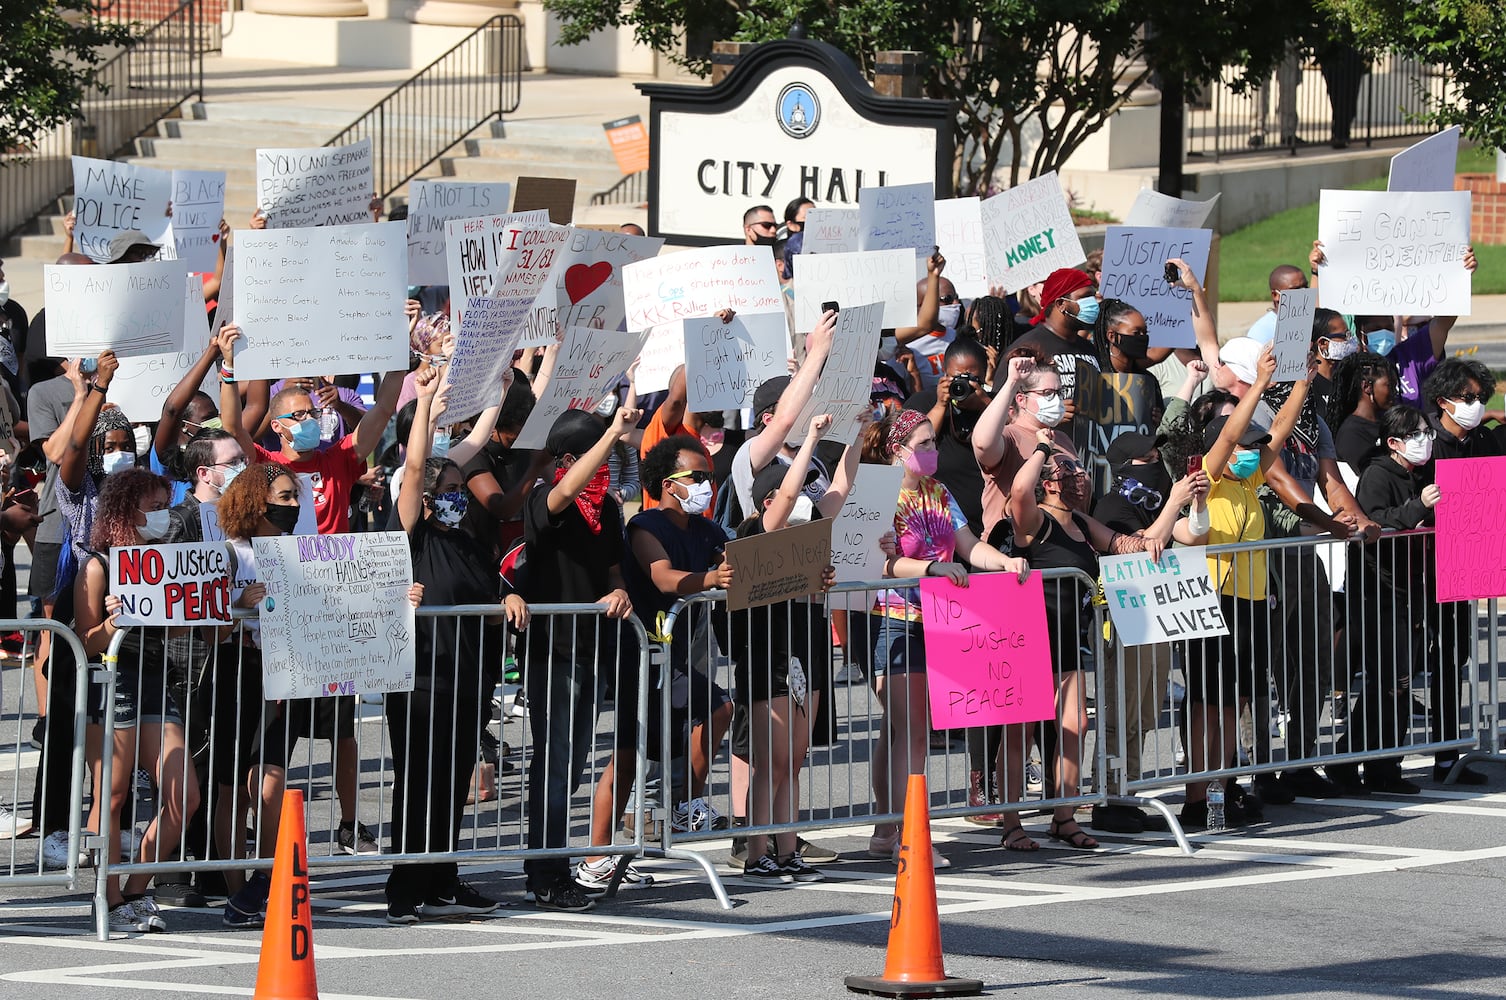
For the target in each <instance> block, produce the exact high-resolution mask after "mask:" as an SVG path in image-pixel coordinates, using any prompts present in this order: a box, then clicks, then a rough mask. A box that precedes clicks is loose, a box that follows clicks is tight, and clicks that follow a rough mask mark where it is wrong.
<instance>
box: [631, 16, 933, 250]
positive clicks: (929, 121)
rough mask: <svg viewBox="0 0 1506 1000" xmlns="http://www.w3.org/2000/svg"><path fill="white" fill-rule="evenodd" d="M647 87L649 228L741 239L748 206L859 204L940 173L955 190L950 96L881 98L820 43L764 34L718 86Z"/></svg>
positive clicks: (695, 238)
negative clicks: (874, 190)
mask: <svg viewBox="0 0 1506 1000" xmlns="http://www.w3.org/2000/svg"><path fill="white" fill-rule="evenodd" d="M638 89H639V90H641V91H642V92H643V93H644V94H645V95H647V97H648V98H649V168H648V188H649V194H648V223H649V232H650V233H652V234H653V235H655V236H664V237H667V238H668V239H669V240H671V241H672V242H677V243H690V244H702V245H710V244H716V243H740V242H742V239H743V212H745V211H746V210H747V209H749V208H751V207H752V206H754V205H770V206H772V207H773V209H774V214H775V217H776V218H778V217H781V216H782V214H783V212H784V206H785V204H786V203H788V202H790V201H792V200H793V199H795V198H800V197H804V198H809V199H811V200H812V201H814V202H815V203H816V204H818V205H821V206H823V207H833V208H836V207H842V206H849V207H856V206H857V203H858V191H859V190H860V189H862V188H865V187H882V186H885V185H889V184H918V183H924V182H926V181H932V182H934V183H935V184H936V197H938V198H946V197H950V195H951V176H952V148H953V146H952V120H953V115H952V106H951V104H950V102H947V101H932V100H917V99H911V98H893V97H881V96H879V95H878V94H877V93H875V92H874V90H873V88H872V87H870V86H869V85H868V82H867V81H866V80H864V79H863V77H862V76H861V75H860V74H859V73H858V70H857V67H856V66H854V65H853V63H852V60H850V59H848V58H847V56H845V55H843V54H842V53H841V52H840V51H838V50H837V49H835V48H833V47H832V46H830V45H827V44H825V43H823V42H810V41H803V40H796V39H787V40H783V41H777V42H767V43H765V44H763V45H760V46H758V47H757V48H754V49H753V50H752V51H750V52H749V53H748V54H746V55H744V56H743V57H742V58H741V59H739V60H738V62H737V65H735V66H734V67H733V68H732V72H731V73H729V74H728V75H727V77H726V79H724V80H722V81H721V82H720V83H718V84H716V85H714V86H711V87H686V86H679V85H671V84H639V85H638Z"/></svg>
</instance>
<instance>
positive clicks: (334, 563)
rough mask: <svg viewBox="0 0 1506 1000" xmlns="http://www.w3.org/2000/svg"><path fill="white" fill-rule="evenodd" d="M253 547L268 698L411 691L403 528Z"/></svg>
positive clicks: (408, 565)
mask: <svg viewBox="0 0 1506 1000" xmlns="http://www.w3.org/2000/svg"><path fill="white" fill-rule="evenodd" d="M396 225H398V228H399V230H401V228H402V227H401V224H396ZM398 236H399V246H402V240H401V236H402V233H401V231H399V233H398ZM252 546H253V548H254V550H255V552H256V572H257V576H258V578H260V580H261V581H262V582H263V583H264V584H266V587H267V596H266V597H265V598H264V599H263V600H262V603H261V618H260V622H261V647H262V696H263V697H264V698H266V700H267V701H277V700H281V699H287V698H319V697H326V696H329V695H352V694H379V693H386V692H391V691H412V690H413V668H414V662H415V654H414V633H415V631H416V628H415V624H416V623H415V616H414V613H413V605H411V604H409V603H408V588H409V587H411V586H412V585H413V564H412V562H411V561H410V559H409V555H408V536H407V535H406V534H404V533H403V532H401V531H382V532H364V533H361V534H346V535H296V536H295V535H279V536H275V537H272V538H256V539H253V540H252Z"/></svg>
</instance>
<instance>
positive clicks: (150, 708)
mask: <svg viewBox="0 0 1506 1000" xmlns="http://www.w3.org/2000/svg"><path fill="white" fill-rule="evenodd" d="M106 690H107V688H106V686H105V682H104V681H102V680H94V679H91V680H90V681H89V712H88V717H89V721H90V722H92V723H94V724H95V725H105V724H106V723H107V722H108V723H109V726H110V728H111V729H134V728H136V727H137V726H139V725H146V724H151V723H160V724H162V725H175V726H178V727H180V728H181V727H182V725H183V713H182V712H181V711H180V710H179V709H178V703H177V701H175V700H174V699H173V696H172V692H171V691H169V690H168V687H167V680H166V678H165V677H164V676H163V675H162V672H161V670H160V669H159V670H146V671H140V670H137V669H135V668H134V667H130V668H128V667H125V666H121V667H120V669H118V670H117V671H116V673H115V701H114V703H113V704H112V705H110V706H108V708H107V707H106V705H105V693H106Z"/></svg>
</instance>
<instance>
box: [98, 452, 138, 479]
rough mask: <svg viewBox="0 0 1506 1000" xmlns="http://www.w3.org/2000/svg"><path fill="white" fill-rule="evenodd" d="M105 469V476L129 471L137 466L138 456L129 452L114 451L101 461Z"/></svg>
mask: <svg viewBox="0 0 1506 1000" xmlns="http://www.w3.org/2000/svg"><path fill="white" fill-rule="evenodd" d="M100 464H101V465H102V466H103V467H104V470H105V475H107V476H108V475H110V474H111V473H114V472H119V471H120V470H121V469H129V468H130V467H131V466H133V465H135V464H136V456H135V455H132V454H131V453H130V452H128V451H112V452H110V453H109V454H107V455H105V456H104V457H103V458H102V459H100Z"/></svg>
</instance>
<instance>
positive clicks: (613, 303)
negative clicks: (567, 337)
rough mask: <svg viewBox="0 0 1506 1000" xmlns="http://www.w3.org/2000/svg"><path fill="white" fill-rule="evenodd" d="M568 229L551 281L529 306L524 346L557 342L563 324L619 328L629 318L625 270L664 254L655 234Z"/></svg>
mask: <svg viewBox="0 0 1506 1000" xmlns="http://www.w3.org/2000/svg"><path fill="white" fill-rule="evenodd" d="M564 233H565V236H564V243H563V245H562V246H561V247H560V251H559V254H558V259H557V260H556V261H555V263H554V269H553V271H552V272H551V274H550V278H549V282H548V283H547V284H546V285H545V287H544V289H543V290H542V291H540V292H539V296H538V299H537V300H535V302H534V303H533V307H532V309H530V310H529V313H528V317H527V320H526V321H525V323H524V332H523V339H522V340H521V341H519V342H518V346H519V347H542V346H545V345H548V344H551V343H553V342H554V339H555V337H556V335H557V333H556V331H558V330H559V329H560V328H562V327H571V326H589V327H591V328H592V329H594V330H616V329H619V328H620V327H621V326H622V324H623V320H624V319H625V318H626V316H627V306H626V303H625V302H624V299H623V294H622V269H623V268H625V267H627V266H628V265H629V264H633V263H636V262H637V261H640V260H650V259H652V258H653V257H656V256H658V254H659V251H660V250H661V249H663V247H664V241H663V240H662V239H659V238H658V237H652V236H629V235H627V234H625V233H609V232H603V231H601V230H597V229H571V228H567V229H565V230H564Z"/></svg>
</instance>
